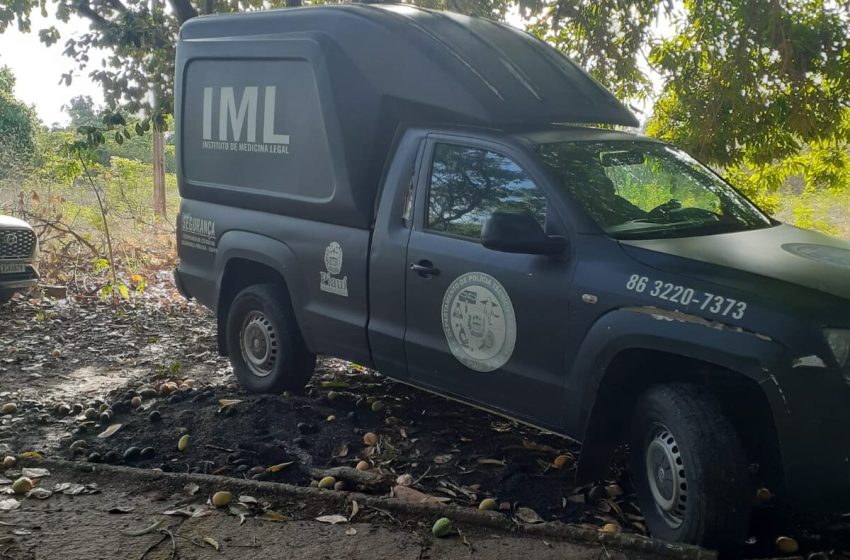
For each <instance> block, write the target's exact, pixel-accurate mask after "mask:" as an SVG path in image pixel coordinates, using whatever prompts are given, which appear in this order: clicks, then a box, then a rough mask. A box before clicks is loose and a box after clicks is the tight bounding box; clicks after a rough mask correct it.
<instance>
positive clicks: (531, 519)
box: [516, 507, 543, 523]
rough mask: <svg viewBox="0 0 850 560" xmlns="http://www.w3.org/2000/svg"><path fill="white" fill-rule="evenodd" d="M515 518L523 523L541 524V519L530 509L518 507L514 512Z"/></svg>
mask: <svg viewBox="0 0 850 560" xmlns="http://www.w3.org/2000/svg"><path fill="white" fill-rule="evenodd" d="M516 517H517V519H519V520H520V521H522V522H524V523H543V519H542V518H541V517H540V516H539V515H537V512H536V511H534V510H533V509H531V508H527V507H520V508H517V510H516Z"/></svg>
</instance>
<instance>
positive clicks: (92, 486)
mask: <svg viewBox="0 0 850 560" xmlns="http://www.w3.org/2000/svg"><path fill="white" fill-rule="evenodd" d="M53 491H54V492H61V493H63V494H67V495H69V496H77V495H79V494H97V493H98V492H100V488H98V487H97V484H96V483H94V482H91V483H89V484H85V485H84V484H77V483H76V482H59V483H57V484H55V485H54V486H53Z"/></svg>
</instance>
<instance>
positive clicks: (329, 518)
mask: <svg viewBox="0 0 850 560" xmlns="http://www.w3.org/2000/svg"><path fill="white" fill-rule="evenodd" d="M316 521H319V522H321V523H330V524H331V525H336V524H337V523H348V519H347V518H346V517H345V516H344V515H322V516H319V517H317V518H316Z"/></svg>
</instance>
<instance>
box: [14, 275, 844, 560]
mask: <svg viewBox="0 0 850 560" xmlns="http://www.w3.org/2000/svg"><path fill="white" fill-rule="evenodd" d="M214 329H215V322H214V319H213V317H212V316H211V315H210V314H209V312H207V311H206V310H204V309H202V308H200V307H199V306H197V305H195V304H193V303H191V302H186V301H185V300H183V299H182V298H181V297H180V296H179V295H177V294H176V292H175V291H174V290H173V288H172V287H170V283H169V282H168V278H167V274H166V273H162V274H161V275H160V277H159V278H158V279H155V280H154V281H152V282H149V284H148V288H147V290H146V291H145V293H144V294H141V295H138V296H135V297H134V298H133V300H132V301H129V302H122V303H118V304H113V303H107V302H103V301H101V300H99V299H98V298H96V297H79V296H78V297H70V298H68V299H63V300H49V299H44V298H42V299H24V298H18V299H17V300H16V301H14V302H13V303H11V304H9V305H5V306H0V406H2V405H3V404H5V403H14V404H15V405H16V408H17V410H16V412H14V413H13V414H7V415H4V416H0V456H2V455H5V454H21V453H24V452H28V451H30V452H40V453H42V454H44V455H46V456H50V457H58V458H65V459H73V460H77V461H84V462H86V461H88V462H94V463H99V462H103V463H109V464H119V465H126V466H130V467H136V468H142V469H161V470H162V471H165V472H189V473H203V474H217V475H224V476H229V477H237V478H243V479H254V480H262V481H272V482H287V483H290V484H294V485H299V486H309V485H316V484H317V481H318V480H319V479H320V478H322V477H323V476H324V475H325V474H328V473H327V471H328V469H335V468H336V469H339V468H340V467H342V468H343V471H344V473H343V474H344V475H345V476H339V473H338V472H337V471H335V473H336V474H337V478H339V480H338V482H339V484H340V486H341V488H342V489H345V490H357V491H362V492H366V493H370V494H375V495H394V496H396V497H398V498H399V499H403V500H408V501H422V500H427V501H439V502H444V503H451V504H455V505H461V506H469V507H471V508H474V507H477V506H478V504H479V503H480V502H481V500H483V499H485V498H493V499H494V500H495V501H496V505H497V508H498V510H499V511H500V512H502V514H503V515H505V516H506V517H508V518H510V519H514V520H519V521H521V522H528V521H531V522H536V521H539V520H546V521H550V520H556V521H564V522H568V523H572V524H577V525H580V526H584V527H588V528H593V529H601V528H602V527H604V526H606V525H607V528H608V529H609V530H615V531H618V532H625V533H636V534H638V535H642V534H645V533H646V529H645V527H644V525H643V517H642V516H641V514H640V511H639V509H638V508H637V506H636V504H635V500H634V496H633V494H632V492H631V489H630V486H629V483H628V477H627V476H626V475H625V473H624V472H623V471H622V469H620V468H615V469H614V471H613V473H611V474H610V475H609V476H608V477H607V478H606V476H605V474H604V473H600V480H599V481H598V482H597V483H595V484H592V485H588V486H578V485H577V484H576V482H575V479H574V464H575V461H576V459H577V458H578V455H579V453H580V447H579V446H578V444H577V443H575V442H572V441H570V440H566V439H563V438H560V437H557V436H554V435H551V434H546V433H542V432H539V431H537V430H534V429H530V428H526V427H523V426H520V425H517V424H515V423H513V422H509V421H507V420H504V419H501V418H498V417H496V416H493V415H490V414H487V413H484V412H480V411H478V410H475V409H473V408H471V407H466V406H463V405H460V404H457V403H454V402H451V401H448V400H445V399H442V398H439V397H434V396H431V395H429V394H427V393H424V392H421V391H417V390H415V389H411V388H408V387H406V386H404V385H401V384H398V383H394V382H392V381H390V380H388V379H386V378H383V377H382V376H380V375H378V374H377V373H376V372H372V371H369V370H366V369H365V368H362V367H360V366H357V365H356V364H350V363H346V362H342V361H339V360H334V359H327V358H325V359H321V360H320V361H319V365H318V367H317V371H316V375H315V376H314V378H313V380H312V383H311V386H310V387H309V388H308V390H307V391H306V393H304V394H299V395H290V394H283V395H265V396H257V395H248V394H246V393H244V392H243V391H241V390H240V389H239V388H238V387H237V386H236V385H235V379H234V378H233V376H232V373H231V371H230V368H229V365H228V363H227V361H226V359H224V358H221V357H219V356H218V355H217V353H216V347H215V330H214ZM134 399H136V400H134ZM101 410H103V412H101ZM104 413H105V414H104ZM372 435H374V436H375V439H374V440H372V439H370V438H372ZM183 436H188V438H187V439H188V442H187V445H186V447H185V449H184V450H182V451H181V450H179V449H178V441H179V440H180V439H181V438H182V437H183ZM360 462H365V464H364V465H361V468H363V467H365V468H366V471H365V472H366V473H367V474H368V476H370V477H371V478H370V479H369V480H368V481H364V480H362V479H359V478H357V477H356V476H355V477H353V478H352V476H349V475H350V473H351V471H354V467H355V466H356V465H357V464H358V463H360ZM356 472H361V471H356ZM2 488H3V487H2V486H0V492H2ZM76 498H79V499H83V497H82V496H76ZM0 499H2V495H1V494H0ZM60 499H64V498H61V497H60ZM85 499H89V498H85ZM133 499H134V504H136V505H137V506H138V507H139V508H142V509H143V506H142V505H141V504H142V503H143V502H144V501H145V499H147V498H146V497H144V496H143V497H141V498H139V497H136V498H133ZM48 509H49V508H48ZM0 515H2V514H0ZM45 515H47V513H45ZM74 515H75V516H76V515H84V512H76V511H75V513H74ZM67 517H68V516H63V521H64V522H65V523H70V525H69V527H73V526H74V525H76V523H75V522H70V521H67ZM123 518H124V517H122V519H123ZM0 519H2V518H0ZM110 519H111V518H110ZM199 522H201V521H199ZM211 522H212V521H209V520H206V518H204V520H203V521H202V523H211ZM309 526H311V525H310V524H308V525H305V527H309ZM276 527H277V526H276ZM287 527H288V526H287ZM337 529H339V528H338V527H330V528H329V527H325V526H319V527H317V528H316V529H315V536H316V538H317V539H319V540H321V539H322V538H325V537H326V538H327V539H331V540H333V539H332V537H333V536H334V535H336V533H335V531H336V530H337ZM0 530H2V526H0ZM258 530H260V529H258ZM291 530H293V529H290V528H287V529H285V532H287V531H291ZM375 530H379V529H378V528H376V529H375ZM785 530H786V528H783V527H776V526H772V525H769V526H768V527H766V528H765V527H761V528H760V529H759V530H758V531H757V532H756V533H754V535H753V538H752V539H751V542H750V545H749V547H748V552H747V555H749V556H769V555H771V553H772V552H773V542H774V540H775V539H776V537H777V536H778V534H780V533H779V531H785ZM788 530H793V529H788ZM305 531H307V533H309V532H310V531H312V529H309V530H307V529H305ZM364 533H365V531H364ZM358 534H360V532H358ZM322 535H324V536H325V537H322ZM393 535H394V536H393V537H392V538H393V539H402V537H401V536H399V535H396V534H395V533H394V534H393ZM794 536H795V537H797V538H798V539H799V540H801V542H802V544H803V545H804V546H805V547H808V549H814V548H819V549H823V547H824V546H828V547H830V548H838V549H841V548H845V547H844V546H843V544H842V543H846V548H850V539H847V540H842V539H844V537H841V538H839V539H838V540H837V541H836V539H835V538H833V537H832V536H826V537H825V536H824V535H820V534H811V533H810V532H807V531H804V530H799V531H797V532H796V533H794ZM234 538H235V537H234ZM293 538H294V537H293ZM405 538H407V537H405ZM349 540H351V539H349ZM355 540H356V539H355ZM355 540H352V541H351V542H352V543H353V542H355ZM402 540H403V539H402ZM394 542H395V541H394ZM401 542H402V541H399V542H398V543H396V545H397V546H398V550H400V551H401V550H406V549H405V548H404V547H403V546H402V545H401V544H399V543H401ZM404 542H407V541H404ZM411 542H413V541H411ZM417 542H418V541H417ZM494 542H495V541H494ZM499 542H501V541H499ZM499 542H495V544H493V546H496V545H497V544H498V545H499V546H502V545H501V544H499ZM836 543H837V544H836ZM396 545H393V546H396ZM44 546H47V544H45V545H44ZM404 546H407V545H404ZM410 546H413V545H410ZM416 547H418V548H416V554H417V555H418V554H419V551H420V550H421V545H420V544H417V545H416ZM185 548H186V549H187V550H189V547H185ZM237 548H238V547H237ZM344 548H345V547H344ZM414 548H415V547H414ZM45 550H47V549H45ZM411 550H413V548H411ZM0 551H2V546H0ZM196 552H199V551H196ZM199 553H200V552H199ZM837 554H839V555H837V556H836V557H842V556H840V554H841V553H840V551H839V552H838V553H837ZM39 557H50V555H49V554H44V555H42V556H39ZM181 557H183V556H181ZM198 557H201V556H198ZM304 557H306V556H304ZM317 557H321V556H317ZM327 557H335V556H333V554H330V555H329V556H327ZM375 557H381V556H375ZM397 557H400V558H401V557H404V556H403V555H401V554H400V555H399V556H397ZM414 557H417V558H418V557H419V556H414ZM422 557H426V556H422ZM435 557H436V556H435ZM441 557H442V556H441ZM541 557H542V556H541ZM848 557H850V555H848ZM0 558H2V556H0Z"/></svg>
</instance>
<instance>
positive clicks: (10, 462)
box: [3, 455, 15, 469]
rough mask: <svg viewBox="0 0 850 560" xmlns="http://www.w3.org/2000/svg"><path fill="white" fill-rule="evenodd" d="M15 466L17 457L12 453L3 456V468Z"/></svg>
mask: <svg viewBox="0 0 850 560" xmlns="http://www.w3.org/2000/svg"><path fill="white" fill-rule="evenodd" d="M14 466H15V458H14V457H12V456H11V455H7V456H6V457H4V458H3V468H6V469H11V468H12V467H14Z"/></svg>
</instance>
